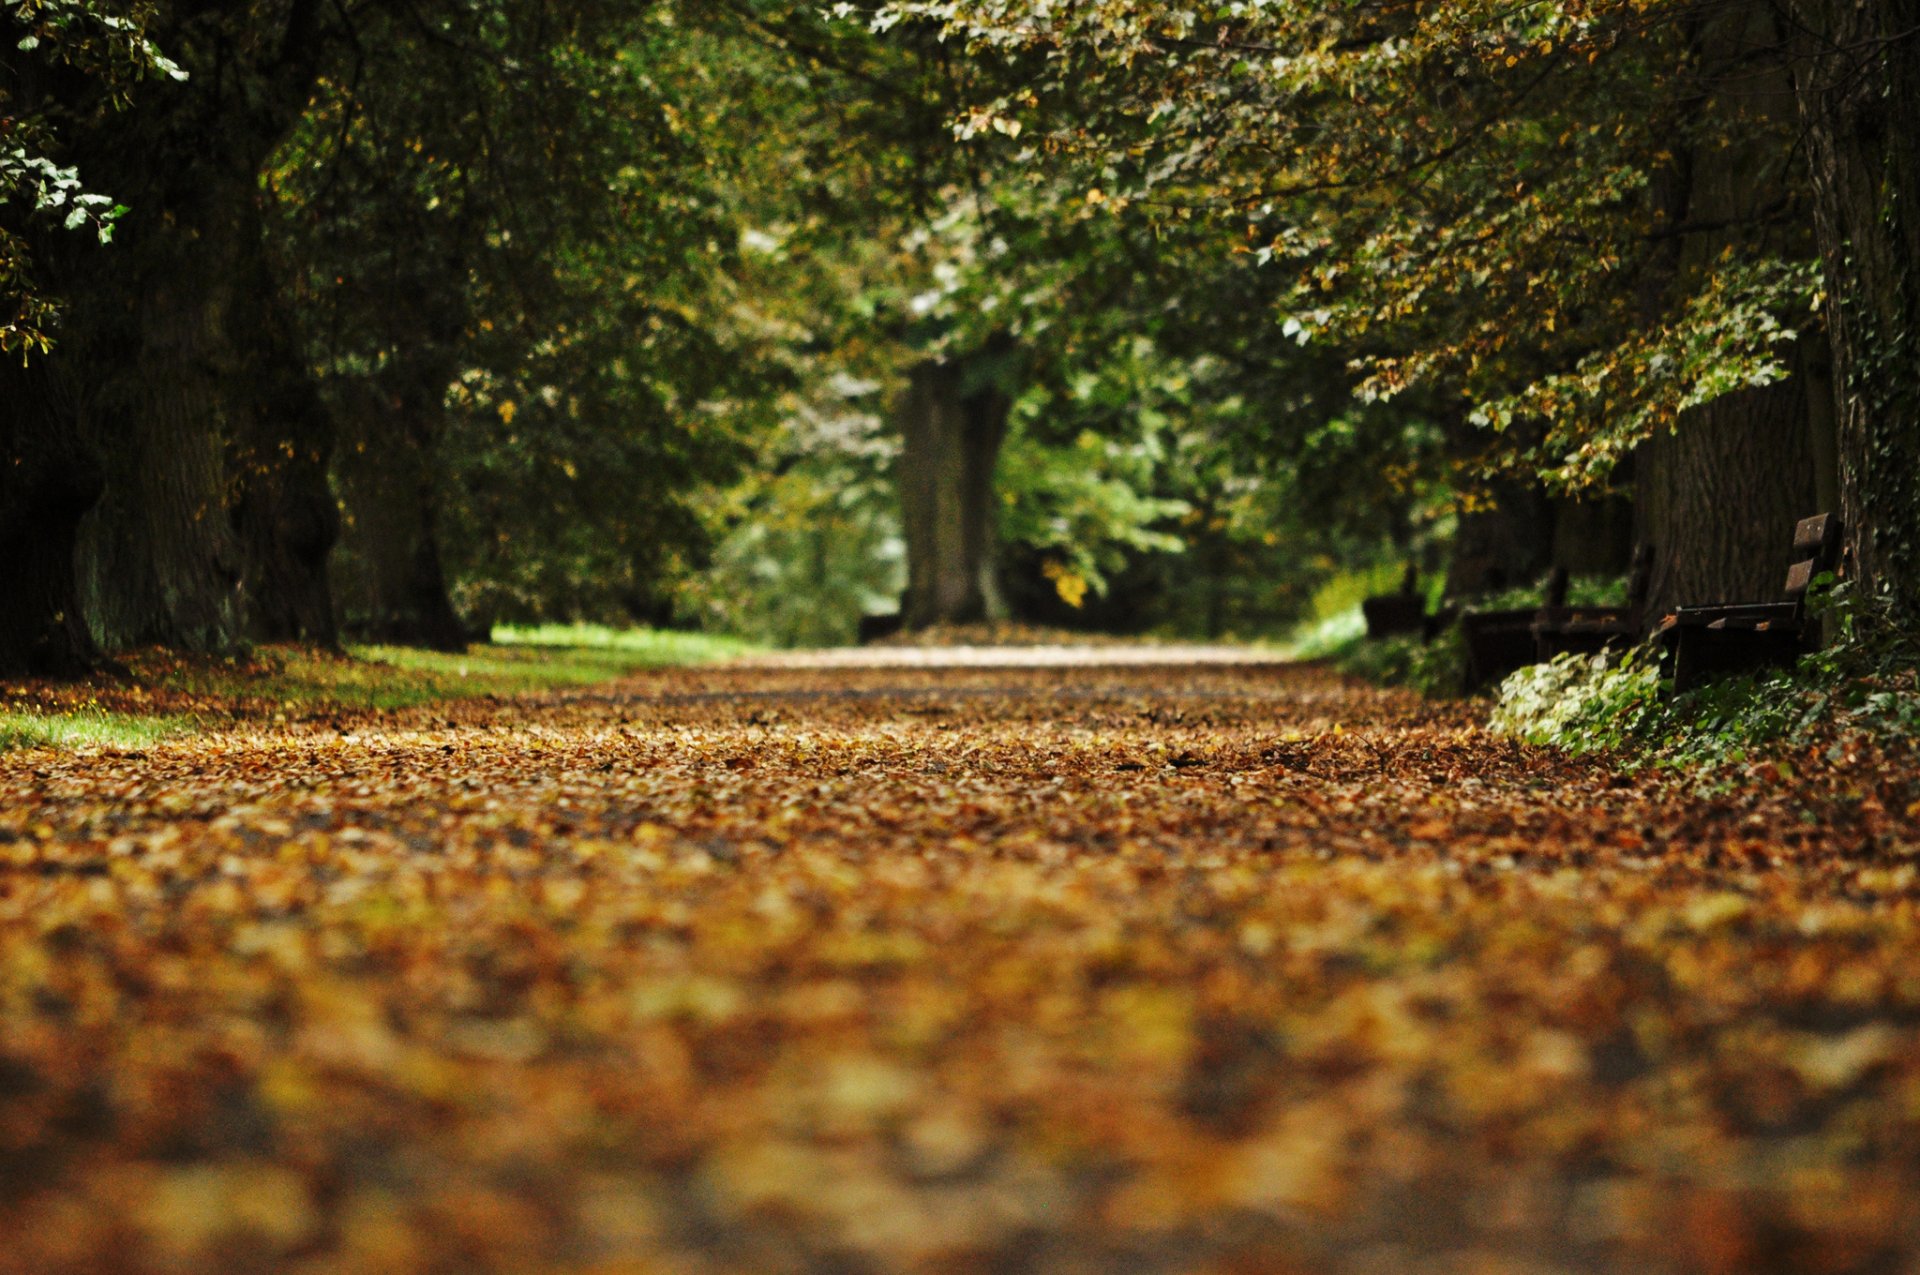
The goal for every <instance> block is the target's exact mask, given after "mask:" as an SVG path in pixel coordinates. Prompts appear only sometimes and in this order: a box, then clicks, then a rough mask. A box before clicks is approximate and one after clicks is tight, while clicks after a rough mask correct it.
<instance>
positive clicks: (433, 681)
mask: <svg viewBox="0 0 1920 1275" xmlns="http://www.w3.org/2000/svg"><path fill="white" fill-rule="evenodd" d="M755 649H756V648H754V647H753V646H752V645H750V644H748V643H745V642H739V641H735V640H732V639H728V638H718V637H712V636H709V635H705V634H698V633H661V632H655V631H652V630H645V629H633V630H617V629H609V628H601V627H597V626H585V625H576V626H557V625H543V626H540V627H538V628H503V629H499V630H496V631H495V633H494V642H493V644H492V645H488V646H476V647H472V648H470V649H469V650H467V651H466V652H463V653H457V654H455V653H441V652H437V651H419V650H413V649H411V648H408V647H397V646H358V647H354V648H352V650H351V651H350V652H349V653H348V654H347V655H344V656H341V655H329V654H326V653H323V652H318V651H311V650H306V649H303V648H299V647H265V648H262V649H260V650H258V651H256V652H254V653H253V655H252V656H250V657H247V658H239V657H235V658H232V659H225V660H219V659H215V660H205V659H201V660H194V659H179V658H175V657H172V656H168V655H166V654H165V653H162V652H148V653H144V654H136V655H134V656H130V657H129V663H130V664H131V665H132V666H133V669H134V673H135V685H136V687H138V688H144V689H141V690H138V691H136V694H139V695H142V696H144V697H145V698H144V699H143V700H142V702H143V703H147V702H151V705H152V707H153V708H154V709H155V710H156V711H154V712H151V713H140V712H132V711H114V710H112V709H110V708H103V707H101V706H99V705H98V704H97V703H95V702H93V701H92V700H91V698H90V699H89V700H88V702H86V703H84V704H79V703H76V705H75V706H74V707H62V706H58V702H57V701H55V703H54V705H53V706H45V707H40V708H24V707H17V708H9V709H0V752H8V751H11V750H14V749H20V748H58V749H79V748H89V747H118V748H137V747H142V746H144V745H147V744H151V743H154V742H156V741H158V740H161V739H166V738H169V737H172V736H177V735H182V734H188V733H191V732H192V731H194V730H196V729H202V728H204V725H205V723H206V722H207V721H209V720H226V721H233V720H243V721H244V720H272V719H274V718H276V717H282V716H291V715H296V714H303V713H315V712H321V713H324V712H326V711H328V710H350V711H386V710H395V709H405V708H414V707H417V706H419V705H422V704H430V703H434V702H436V701H440V700H452V699H472V698H479V697H482V696H511V695H523V694H534V693H538V692H542V691H553V690H562V689H565V688H567V687H575V686H592V685H595V684H597V683H600V682H608V681H612V680H614V679H616V678H620V677H626V676H628V675H630V674H633V673H639V672H643V671H645V670H647V669H656V668H674V667H682V666H686V665H692V664H708V663H714V662H716V661H719V660H724V659H730V658H732V657H734V656H738V655H744V654H747V653H749V652H751V651H753V650H755ZM83 693H85V692H83Z"/></svg>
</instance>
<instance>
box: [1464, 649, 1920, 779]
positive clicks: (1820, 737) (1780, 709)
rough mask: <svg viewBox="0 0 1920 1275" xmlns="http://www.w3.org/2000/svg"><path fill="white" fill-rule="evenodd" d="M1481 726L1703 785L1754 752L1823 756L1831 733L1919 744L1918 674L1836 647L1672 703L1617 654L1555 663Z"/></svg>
mask: <svg viewBox="0 0 1920 1275" xmlns="http://www.w3.org/2000/svg"><path fill="white" fill-rule="evenodd" d="M1491 724H1492V726H1493V728H1494V729H1495V730H1496V731H1498V732H1500V733H1502V734H1505V735H1510V736H1513V737H1515V738H1518V739H1523V740H1525V741H1527V742H1528V743H1532V744H1541V745H1550V746H1553V747H1557V748H1563V749H1566V750H1567V751H1568V752H1570V753H1573V754H1575V755H1579V754H1583V753H1590V752H1598V751H1606V752H1613V753H1617V754H1618V755H1619V757H1620V759H1621V762H1622V764H1623V765H1626V766H1628V767H1629V768H1634V767H1640V766H1649V765H1652V766H1659V767H1663V768H1670V769H1675V770H1686V771H1691V772H1699V773H1703V774H1705V775H1708V776H1711V775H1712V773H1713V772H1714V771H1716V770H1718V769H1721V768H1723V767H1726V766H1731V765H1738V764H1741V763H1744V762H1747V761H1749V760H1752V759H1753V758H1754V757H1755V756H1756V755H1757V754H1760V753H1762V752H1769V753H1775V754H1785V753H1790V752H1792V751H1794V750H1797V749H1804V748H1807V747H1813V746H1823V745H1825V744H1827V743H1828V742H1830V741H1831V740H1832V739H1833V738H1834V737H1835V736H1836V734H1837V733H1839V732H1845V731H1861V732H1865V733H1867V734H1870V735H1874V736H1878V737H1880V738H1882V739H1888V738H1898V739H1902V740H1906V741H1915V740H1920V676H1916V672H1915V670H1914V669H1913V668H1912V667H1911V666H1910V665H1909V666H1906V667H1899V666H1887V665H1885V664H1883V663H1882V662H1881V661H1880V660H1879V659H1878V658H1877V657H1875V656H1872V655H1870V654H1869V653H1868V652H1866V651H1865V650H1864V649H1863V648H1861V647H1859V646H1857V645H1852V644H1849V643H1844V642H1843V643H1841V644H1839V645H1836V646H1832V647H1828V648H1827V649H1825V650H1822V651H1819V652H1815V653H1813V654H1810V655H1808V656H1806V657H1805V658H1803V659H1802V660H1801V661H1800V662H1799V664H1798V665H1797V666H1795V667H1794V668H1792V669H1783V670H1780V671H1778V672H1774V673H1766V674H1757V675H1753V676H1748V677H1737V678H1728V679H1725V680H1722V681H1716V682H1712V683H1709V684H1707V685H1705V686H1702V687H1699V688H1696V689H1694V690H1692V691H1689V692H1687V693H1686V694H1684V695H1677V696H1676V695H1673V694H1671V688H1670V684H1668V683H1665V682H1663V681H1662V680H1661V677H1660V670H1659V661H1658V655H1657V652H1656V651H1655V649H1654V648H1653V647H1651V646H1642V647H1637V648H1634V649H1633V650H1631V651H1628V652H1625V653H1624V654H1621V655H1617V656H1608V655H1599V656H1578V655H1562V656H1560V657H1558V658H1556V659H1555V660H1554V661H1553V662H1552V663H1550V664H1539V665H1534V666H1533V667H1531V668H1525V669H1521V670H1520V671H1519V672H1517V673H1515V674H1513V675H1512V676H1511V677H1509V678H1508V679H1507V680H1506V682H1505V683H1504V684H1503V685H1502V686H1501V688H1500V694H1499V702H1498V704H1497V705H1496V706H1495V708H1494V711H1493V716H1492V721H1491Z"/></svg>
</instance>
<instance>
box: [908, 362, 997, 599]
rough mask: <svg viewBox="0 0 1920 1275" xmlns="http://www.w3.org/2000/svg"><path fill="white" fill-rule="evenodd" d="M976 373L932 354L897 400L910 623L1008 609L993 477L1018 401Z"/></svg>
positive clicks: (912, 374) (914, 373) (975, 370)
mask: <svg viewBox="0 0 1920 1275" xmlns="http://www.w3.org/2000/svg"><path fill="white" fill-rule="evenodd" d="M970 372H972V373H974V375H970ZM977 373H978V369H970V368H969V367H968V366H967V364H966V363H965V362H963V361H949V360H928V361H927V362H924V363H921V364H920V365H919V366H917V367H915V368H914V369H913V371H912V373H911V374H910V375H909V378H908V385H907V390H906V392H905V393H904V394H903V395H902V396H901V399H900V403H899V420H900V429H901V434H902V436H903V438H904V441H905V448H904V450H903V451H902V453H901V456H900V470H899V483H900V506H901V513H902V515H903V520H904V523H905V527H906V538H907V596H906V599H905V601H904V603H903V604H902V607H901V616H902V618H903V620H904V622H905V624H906V626H907V627H908V628H910V629H917V628H925V627H927V626H929V625H934V624H971V623H975V622H977V621H980V620H987V619H998V618H1001V617H1002V616H1004V615H1005V613H1006V608H1005V604H1004V603H1003V602H1002V600H1001V596H1000V588H999V582H998V580H997V579H996V578H995V567H996V553H995V549H996V543H995V537H996V528H997V523H998V517H997V510H996V508H995V505H994V500H995V492H994V483H993V479H994V469H995V467H996V466H997V464H998V463H999V458H1000V446H1001V444H1002V443H1003V442H1004V441H1005V440H1006V433H1007V414H1008V412H1009V411H1010V410H1011V408H1012V401H1011V399H1010V398H1009V397H1008V396H1007V394H1006V393H1005V392H1004V391H1003V390H1001V389H1000V388H999V387H998V386H995V385H993V384H991V383H984V382H985V378H984V377H982V376H979V375H978V374H977ZM976 381H980V382H983V383H978V384H976V383H975V382H976Z"/></svg>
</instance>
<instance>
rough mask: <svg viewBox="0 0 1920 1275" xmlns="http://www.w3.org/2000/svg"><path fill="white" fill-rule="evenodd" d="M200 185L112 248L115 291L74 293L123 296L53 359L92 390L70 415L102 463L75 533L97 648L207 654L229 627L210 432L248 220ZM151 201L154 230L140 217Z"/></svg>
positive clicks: (215, 434)
mask: <svg viewBox="0 0 1920 1275" xmlns="http://www.w3.org/2000/svg"><path fill="white" fill-rule="evenodd" d="M207 179H208V180H209V182H210V184H209V185H208V186H206V187H203V189H202V190H201V191H200V192H199V193H198V194H197V196H195V197H194V198H193V199H192V200H190V201H188V200H169V201H167V202H166V203H165V204H159V203H156V204H153V205H148V208H149V209H150V211H149V212H148V213H147V222H148V223H149V224H147V225H146V226H144V227H142V229H141V230H140V231H139V232H138V233H137V234H136V235H134V236H131V238H133V239H134V240H135V242H132V243H124V244H123V245H122V246H123V247H124V249H125V251H126V257H127V259H126V260H125V261H123V262H121V263H120V268H121V269H122V270H124V271H125V274H124V275H123V276H122V281H121V282H120V286H118V287H115V286H113V285H112V284H106V285H104V286H102V287H101V288H100V290H99V291H98V292H93V293H91V294H90V295H89V296H88V299H87V300H88V304H89V305H90V306H92V307H98V308H99V309H100V310H102V311H104V310H106V309H107V308H108V307H109V306H111V305H112V301H113V300H115V299H118V296H120V295H126V297H127V301H128V303H129V304H128V308H127V312H126V313H125V314H124V315H113V316H107V315H104V314H101V315H99V316H97V317H96V318H95V320H94V324H93V325H91V330H89V331H87V332H86V334H85V337H84V338H83V339H76V340H74V341H73V342H72V343H71V344H70V345H67V346H63V347H62V348H61V349H60V350H58V351H57V352H56V353H55V355H54V356H53V357H54V358H55V359H56V360H59V361H61V362H63V363H67V364H69V366H70V368H71V369H72V371H71V373H70V374H71V375H73V376H74V377H75V378H76V380H77V381H78V382H79V383H83V384H87V385H90V386H92V387H94V389H93V392H92V393H91V394H90V395H89V396H88V397H87V399H86V400H85V403H84V408H83V413H82V419H83V421H84V422H85V428H86V430H87V434H88V437H89V439H90V440H91V441H92V443H93V444H94V445H95V446H96V447H98V448H99V449H100V451H101V453H102V454H103V455H104V456H105V457H106V458H107V491H106V495H105V498H104V499H103V500H102V501H101V503H100V505H99V506H97V507H96V508H95V510H94V511H93V513H92V514H91V515H90V517H89V518H88V520H87V524H86V526H85V527H84V528H83V530H82V535H81V542H80V578H81V588H82V592H83V596H84V597H85V599H86V604H87V612H88V616H89V618H90V619H91V621H92V623H93V625H94V627H95V630H96V632H97V633H98V636H99V638H100V640H101V642H102V643H103V644H104V645H106V646H107V647H108V648H109V649H116V648H122V647H130V646H143V645H159V646H169V647H174V648H177V649H181V650H188V651H206V652H218V651H225V650H229V649H231V648H232V647H234V646H235V645H236V644H237V643H238V642H239V640H240V638H241V636H242V625H241V618H242V611H241V601H242V599H241V592H240V580H241V562H242V557H241V549H240V544H239V541H238V539H237V538H236V536H235V535H234V532H233V525H232V522H231V518H230V510H229V500H228V471H227V452H226V440H227V438H228V437H229V436H230V432H231V426H232V423H233V422H232V416H233V407H234V404H233V401H232V399H233V394H234V390H235V381H236V380H237V379H238V377H239V376H240V373H241V366H240V354H239V350H238V346H237V343H236V341H235V339H234V334H233V331H232V323H231V317H232V313H233V308H234V305H235V296H234V293H235V290H236V289H235V275H236V271H237V269H238V267H239V252H238V245H239V243H240V241H241V236H243V235H245V234H246V233H248V232H249V230H251V231H252V232H254V233H257V231H258V226H257V223H255V221H254V220H253V219H252V218H251V217H249V216H248V212H249V203H250V199H251V192H250V191H249V190H246V189H244V188H242V187H241V186H240V184H239V183H238V182H235V181H228V182H225V183H211V177H210V175H207ZM122 188H123V189H125V188H126V187H125V186H123V187H122ZM161 207H165V208H166V209H167V219H168V221H169V222H170V224H169V225H167V226H165V227H157V226H154V225H152V224H151V223H152V222H154V221H157V220H158V219H159V218H160V216H161V214H160V211H159V209H160V208H161ZM129 285H130V286H129ZM116 319H124V320H125V323H126V325H125V326H124V327H123V326H121V325H120V324H119V323H117V322H115V320H116Z"/></svg>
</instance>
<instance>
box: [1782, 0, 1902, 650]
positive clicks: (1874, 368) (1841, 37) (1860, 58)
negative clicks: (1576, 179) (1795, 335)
mask: <svg viewBox="0 0 1920 1275" xmlns="http://www.w3.org/2000/svg"><path fill="white" fill-rule="evenodd" d="M1791 8H1792V10H1793V12H1794V15H1795V17H1796V18H1797V19H1798V20H1799V22H1800V23H1801V25H1802V26H1803V27H1804V28H1805V29H1806V31H1807V32H1808V45H1809V47H1807V48H1806V49H1804V50H1803V52H1804V56H1803V57H1801V58H1800V59H1799V60H1798V61H1797V62H1796V89H1797V95H1798V101H1799V105H1800V115H1801V120H1802V122H1803V123H1804V125H1805V135H1806V138H1807V149H1808V157H1809V162H1810V164H1811V167H1812V172H1813V187H1814V211H1815V219H1816V225H1817V228H1818V232H1819V241H1820V255H1821V259H1822V261H1823V262H1824V264H1825V266H1826V281H1827V327H1828V331H1829V332H1830V334H1831V338H1832V342H1833V372H1834V385H1835V392H1836V414H1837V417H1838V423H1839V438H1840V445H1839V459H1840V488H1841V514H1842V517H1843V518H1844V519H1845V522H1846V534H1847V545H1848V549H1849V551H1850V553H1851V557H1852V569H1853V571H1854V573H1855V577H1856V579H1857V580H1858V583H1859V588H1860V590H1861V595H1862V596H1863V597H1866V598H1868V599H1871V600H1872V602H1873V603H1874V609H1875V610H1876V611H1877V612H1878V613H1879V614H1880V618H1881V619H1882V620H1884V621H1887V622H1890V623H1891V624H1893V625H1895V626H1898V627H1903V628H1908V629H1909V630H1910V628H1911V626H1912V625H1913V623H1914V622H1915V621H1916V620H1920V375H1916V373H1915V369H1916V368H1920V133H1917V132H1916V131H1915V130H1916V128H1917V127H1920V0H1871V2H1870V3H1860V2H1859V0H1791Z"/></svg>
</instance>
